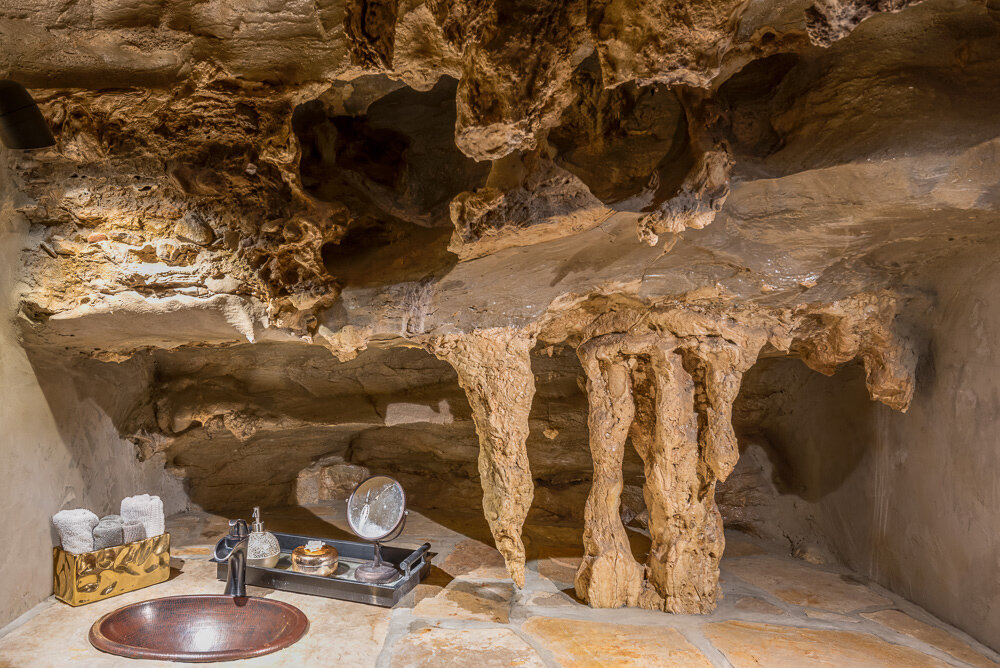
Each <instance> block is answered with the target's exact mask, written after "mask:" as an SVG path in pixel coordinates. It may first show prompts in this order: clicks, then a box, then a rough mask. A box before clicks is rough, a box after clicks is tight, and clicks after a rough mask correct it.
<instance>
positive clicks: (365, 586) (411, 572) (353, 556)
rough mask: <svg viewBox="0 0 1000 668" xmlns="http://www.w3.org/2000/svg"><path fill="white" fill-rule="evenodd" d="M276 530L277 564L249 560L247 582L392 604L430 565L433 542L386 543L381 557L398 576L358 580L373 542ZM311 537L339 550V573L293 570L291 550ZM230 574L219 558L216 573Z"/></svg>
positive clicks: (371, 555)
mask: <svg viewBox="0 0 1000 668" xmlns="http://www.w3.org/2000/svg"><path fill="white" fill-rule="evenodd" d="M273 533H274V536H275V538H277V539H278V545H279V546H280V547H281V558H280V559H279V560H278V565H277V566H275V567H274V568H261V567H258V566H251V565H249V564H247V580H246V582H247V584H248V585H253V586H255V587H268V588H270V589H280V590H282V591H291V592H295V593H296V594H309V595H312V596H325V597H327V598H338V599H341V600H344V601H354V602H355V603H368V604H370V605H380V606H382V607H385V608H391V607H392V606H394V605H396V603H398V602H399V600H400V599H401V598H403V596H405V595H406V594H407V592H409V591H410V590H411V589H413V588H414V587H416V586H417V584H418V583H419V582H420V581H421V580H423V579H424V577H426V575H427V573H428V572H429V571H430V569H431V555H430V553H429V552H428V550H430V547H431V544H430V543H424V544H423V545H421V546H420V547H418V548H416V549H411V548H405V547H392V546H390V545H383V546H382V559H383V560H385V561H388V562H390V563H392V564H393V565H394V566H396V567H397V568H398V569H399V577H398V578H396V580H394V581H393V582H387V583H385V584H373V583H370V582H359V581H358V580H355V579H354V569H355V568H357V566H358V565H359V564H362V563H364V562H366V561H371V560H372V559H374V558H375V546H374V544H372V543H357V542H354V541H350V540H332V539H327V538H315V537H313V536H298V535H296V534H291V533H277V532H273ZM311 540H318V541H322V542H324V543H326V544H327V545H329V546H331V547H333V548H335V549H336V550H337V553H338V554H339V555H340V566H339V567H338V568H337V572H336V573H334V574H333V575H329V576H326V575H310V574H307V573H296V572H295V571H293V570H291V553H292V550H294V549H295V548H297V547H298V546H299V545H305V544H306V543H308V542H309V541H311ZM228 574H229V564H227V563H226V562H219V563H218V564H217V566H216V569H215V575H216V577H217V578H218V579H219V580H225V579H226V577H227V576H228Z"/></svg>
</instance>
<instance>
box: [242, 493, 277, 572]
mask: <svg viewBox="0 0 1000 668" xmlns="http://www.w3.org/2000/svg"><path fill="white" fill-rule="evenodd" d="M280 556H281V546H280V545H278V539H277V538H275V536H274V534H273V533H270V532H268V531H264V523H263V522H262V521H261V520H260V508H254V509H253V525H252V530H251V532H250V538H249V540H248V541H247V565H249V566H257V567H259V568H274V567H275V566H276V565H277V564H278V558H279V557H280Z"/></svg>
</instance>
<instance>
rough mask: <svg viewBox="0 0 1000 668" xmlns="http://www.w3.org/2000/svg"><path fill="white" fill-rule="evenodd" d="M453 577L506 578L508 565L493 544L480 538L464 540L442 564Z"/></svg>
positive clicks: (442, 567)
mask: <svg viewBox="0 0 1000 668" xmlns="http://www.w3.org/2000/svg"><path fill="white" fill-rule="evenodd" d="M439 567H440V568H441V570H442V571H444V572H445V573H447V574H448V575H451V576H453V577H456V578H458V577H466V578H476V579H494V580H505V579H507V578H508V577H510V576H509V575H508V574H507V565H506V564H505V563H504V560H503V555H502V554H500V552H499V551H498V550H497V549H496V548H495V547H493V546H492V545H486V544H485V543H481V542H479V541H478V540H463V541H462V542H461V543H459V544H458V545H456V546H455V549H453V550H452V551H451V553H450V554H449V555H448V556H447V557H445V559H444V560H443V561H442V562H441V564H440V566H439Z"/></svg>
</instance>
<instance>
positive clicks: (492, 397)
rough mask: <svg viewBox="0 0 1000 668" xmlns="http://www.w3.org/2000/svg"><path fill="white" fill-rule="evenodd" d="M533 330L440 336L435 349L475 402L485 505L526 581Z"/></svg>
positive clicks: (503, 548) (515, 570)
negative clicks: (524, 536)
mask: <svg viewBox="0 0 1000 668" xmlns="http://www.w3.org/2000/svg"><path fill="white" fill-rule="evenodd" d="M534 344H535V338H534V335H533V334H530V333H527V332H524V331H521V330H516V329H508V328H500V327H498V328H492V329H483V330H474V331H472V332H470V333H468V334H461V335H448V336H444V337H440V338H439V339H437V340H435V341H434V342H433V343H432V344H431V351H432V352H433V353H434V354H435V355H436V356H437V357H439V358H440V359H443V360H445V361H446V362H448V363H449V364H451V365H452V366H453V367H454V368H455V371H456V372H457V373H458V382H459V384H460V385H461V386H462V389H464V390H465V394H466V396H467V397H468V399H469V404H470V405H471V406H472V419H473V422H474V423H475V425H476V432H477V433H478V434H479V474H480V476H481V480H482V485H483V511H484V512H485V514H486V521H487V522H489V525H490V530H491V531H492V533H493V538H494V540H495V541H496V545H497V549H498V550H500V552H501V554H503V557H504V560H505V561H506V563H507V570H508V572H509V573H510V576H511V578H513V580H514V582H515V583H516V584H517V585H518V586H519V587H523V586H524V543H523V542H522V541H521V527H522V525H523V524H524V519H525V517H527V515H528V508H529V507H530V506H531V500H532V497H533V495H534V484H533V482H532V479H531V470H530V467H529V465H528V452H527V449H526V448H525V441H526V440H527V438H528V414H529V412H530V411H531V400H532V398H533V397H534V395H535V378H534V375H533V374H532V371H531V359H530V357H529V353H530V351H531V348H532V347H533V346H534Z"/></svg>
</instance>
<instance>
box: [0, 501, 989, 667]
mask: <svg viewBox="0 0 1000 668" xmlns="http://www.w3.org/2000/svg"><path fill="white" fill-rule="evenodd" d="M265 521H266V522H267V526H268V528H269V529H271V530H276V531H285V532H294V533H300V534H307V535H316V536H327V537H333V538H338V537H349V535H348V534H347V531H346V529H347V524H346V521H345V520H344V509H343V504H342V503H341V504H333V506H332V507H331V506H329V505H328V506H315V507H308V508H303V507H295V508H284V509H272V510H269V511H267V512H266V513H265ZM226 525H227V522H226V519H225V518H222V517H217V516H213V515H208V514H204V513H186V514H182V515H177V516H174V517H172V518H170V519H169V520H168V522H167V527H168V530H169V531H170V533H171V540H172V543H173V548H172V557H173V560H172V566H174V567H175V569H176V570H175V571H174V573H173V574H172V577H171V579H170V580H169V581H167V582H165V583H163V584H160V585H157V586H156V587H155V589H152V588H150V589H144V590H139V591H136V592H131V593H129V594H124V595H122V596H118V597H116V598H112V599H108V600H105V601H100V602H97V603H93V604H91V605H87V606H83V607H80V608H70V607H69V606H66V605H64V604H62V603H60V602H58V601H55V600H54V599H50V600H49V601H46V602H45V603H43V604H42V605H40V606H38V607H37V608H35V609H34V610H33V611H32V612H30V613H29V614H28V615H25V616H24V617H22V618H21V620H19V622H15V624H13V625H11V627H8V629H7V634H6V635H5V636H4V637H2V638H0V667H3V668H6V667H14V666H16V667H18V668H21V667H34V666H73V665H79V666H135V665H177V664H167V663H163V662H154V661H133V660H128V659H120V658H118V657H113V656H110V655H105V654H101V653H100V652H98V651H97V650H95V649H93V648H92V647H91V646H90V644H89V643H88V640H87V632H88V630H89V628H90V626H91V624H92V623H93V622H94V621H95V620H96V619H97V618H98V617H100V616H101V615H103V614H105V613H107V612H110V611H111V610H114V609H115V608H117V607H119V606H121V605H125V604H127V603H133V602H136V601H141V600H145V599H148V598H159V597H161V596H170V595H178V594H194V593H199V594H202V593H221V591H222V587H223V584H222V583H221V582H218V581H217V580H216V579H215V577H214V576H215V564H213V563H211V562H209V561H208V557H209V550H210V548H211V546H212V545H214V543H215V541H216V540H218V538H219V537H220V536H221V535H222V534H223V533H225V532H226V531H227V530H228V528H227V526H226ZM524 534H525V546H526V549H527V553H528V559H529V562H528V574H527V584H526V587H525V589H523V590H517V589H515V587H514V585H513V584H512V583H511V581H510V580H509V579H508V578H507V577H506V571H505V569H504V567H503V561H502V559H501V557H500V554H499V553H498V552H496V551H495V550H494V549H493V548H492V547H490V546H489V545H490V543H489V533H488V529H487V526H486V523H485V521H484V520H483V518H482V515H475V514H472V513H468V514H461V513H452V514H449V515H442V514H439V513H433V512H430V513H417V512H414V511H411V512H410V516H409V521H408V523H407V526H406V531H405V532H404V534H403V535H402V536H401V537H400V538H399V539H398V540H397V541H395V542H394V544H399V545H413V546H416V545H419V544H421V543H423V542H425V541H429V542H430V543H431V544H432V552H433V553H434V558H433V564H434V566H433V568H432V570H431V573H430V575H429V576H428V577H427V579H426V580H425V581H424V582H423V583H422V584H421V585H419V586H418V587H417V589H415V590H414V591H413V592H411V593H410V594H409V595H408V596H407V597H406V598H405V599H404V600H403V601H402V602H401V603H400V604H399V605H397V606H396V607H395V608H394V609H391V610H390V609H385V608H379V607H374V606H368V605H362V604H358V603H348V602H345V601H336V600H330V599H325V598H318V597H310V596H304V595H298V594H290V593H286V592H276V591H272V590H268V589H260V588H256V587H250V588H249V589H250V592H249V593H250V594H251V595H257V596H268V597H271V598H275V599H279V600H283V601H287V602H289V603H292V604H294V605H296V606H298V607H299V608H300V609H301V610H302V611H303V612H305V613H306V615H307V616H308V617H309V622H310V628H309V631H308V633H307V634H306V636H305V637H304V638H303V639H302V640H301V641H299V642H298V643H297V644H295V645H293V646H292V647H290V648H288V649H286V650H284V651H282V652H278V653H276V654H272V655H269V656H264V657H260V658H257V659H252V660H247V661H238V662H233V663H234V664H239V665H247V666H288V665H300V666H318V665H323V666H333V665H350V666H477V667H484V666H560V665H561V666H608V665H616V666H622V665H633V666H666V665H671V666H736V667H737V668H740V667H742V666H804V665H810V666H817V665H821V666H946V665H953V666H966V665H974V666H996V665H998V664H997V663H995V660H996V659H997V658H998V656H997V654H996V653H994V652H992V651H991V650H989V649H987V648H985V647H983V646H982V645H980V644H978V643H976V642H975V641H973V640H971V639H970V638H968V637H967V636H965V635H964V634H962V633H961V632H959V631H957V630H955V629H953V628H951V627H949V626H947V625H946V624H944V623H942V622H940V621H938V620H936V619H935V618H934V617H932V616H931V615H929V614H928V613H927V612H925V611H923V610H922V609H920V608H919V607H917V606H915V605H914V604H912V603H910V602H908V601H906V600H904V599H902V598H900V597H898V596H896V595H895V594H892V593H891V592H888V591H886V590H884V589H882V588H881V587H878V586H876V585H870V584H866V583H863V582H862V581H860V580H859V579H857V578H856V577H854V576H852V575H851V574H849V573H847V572H846V571H842V570H839V569H836V568H832V567H825V566H815V565H812V564H808V563H806V562H804V561H800V560H797V559H793V558H792V557H790V556H788V555H787V549H785V550H782V549H781V546H775V545H769V544H766V543H764V542H761V541H759V540H757V539H755V538H752V537H750V536H747V535H744V534H741V533H736V532H729V533H727V546H726V554H725V557H724V558H723V560H722V587H723V591H724V593H725V598H724V599H723V601H722V603H721V604H720V605H719V607H718V608H717V609H716V610H715V611H714V612H713V613H712V614H709V615H704V616H687V615H669V614H664V613H660V612H651V611H646V610H636V609H619V610H608V609H603V610H599V609H592V608H589V607H587V606H586V605H583V604H581V603H580V602H578V601H577V600H576V599H575V597H574V593H573V585H572V583H573V576H574V573H575V571H576V566H577V564H578V563H579V559H580V555H581V553H582V544H581V539H580V536H581V528H580V527H579V526H567V525H555V524H528V525H526V526H525V530H524ZM630 534H631V537H632V540H633V550H634V552H635V554H636V555H637V557H639V558H640V559H641V558H642V555H643V553H644V551H645V550H647V549H648V546H649V541H648V538H647V537H646V536H644V535H643V534H642V533H641V532H638V531H630Z"/></svg>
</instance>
